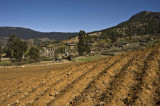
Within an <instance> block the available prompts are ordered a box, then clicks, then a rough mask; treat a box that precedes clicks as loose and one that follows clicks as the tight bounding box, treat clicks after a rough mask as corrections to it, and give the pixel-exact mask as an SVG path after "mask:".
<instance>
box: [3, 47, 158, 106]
mask: <svg viewBox="0 0 160 106" xmlns="http://www.w3.org/2000/svg"><path fill="white" fill-rule="evenodd" d="M159 66H160V46H155V47H153V48H148V49H143V50H139V51H134V52H129V53H125V54H121V55H117V56H113V57H112V56H111V57H107V58H103V59H99V60H96V61H91V62H84V63H70V64H63V65H59V66H47V67H34V68H30V69H29V68H27V67H26V68H20V69H18V68H12V69H0V70H2V71H1V72H0V73H2V74H1V75H0V77H3V75H4V74H3V73H5V72H8V73H11V72H12V73H13V75H15V74H14V71H15V72H18V73H20V72H22V73H23V71H24V70H25V71H27V70H29V71H28V72H29V74H28V75H27V74H22V75H23V76H20V75H21V74H19V75H18V76H17V77H16V78H8V79H7V78H4V79H0V83H1V84H0V106H6V105H11V106H12V105H14V106H16V105H18V106H19V105H22V106H23V105H24V106H25V105H27V106H30V105H33V106H35V105H36V106H37V105H40V106H45V105H48V106H65V105H71V106H72V105H75V106H77V105H81V106H92V105H93V106H103V105H106V106H112V105H114V106H125V105H126V106H128V105H133V106H140V105H147V106H154V105H160V67H159ZM22 70H23V71H22ZM32 70H33V73H32ZM35 70H36V71H35ZM40 70H43V71H40ZM39 71H40V72H39ZM11 76H12V75H10V76H8V77H11Z"/></svg>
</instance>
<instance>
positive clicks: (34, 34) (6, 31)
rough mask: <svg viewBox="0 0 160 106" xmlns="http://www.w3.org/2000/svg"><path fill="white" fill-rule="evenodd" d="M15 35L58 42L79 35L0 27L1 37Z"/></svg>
mask: <svg viewBox="0 0 160 106" xmlns="http://www.w3.org/2000/svg"><path fill="white" fill-rule="evenodd" d="M12 34H15V35H16V36H17V37H19V38H21V39H30V38H33V39H38V38H49V39H56V40H63V39H67V38H69V37H71V36H74V35H76V34H77V33H65V32H38V31H34V30H31V29H28V28H21V27H0V37H9V36H10V35H12Z"/></svg>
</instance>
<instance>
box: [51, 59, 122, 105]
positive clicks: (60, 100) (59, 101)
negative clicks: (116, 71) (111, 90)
mask: <svg viewBox="0 0 160 106" xmlns="http://www.w3.org/2000/svg"><path fill="white" fill-rule="evenodd" d="M120 57H121V56H120ZM120 57H116V58H115V59H113V60H111V61H112V62H111V64H110V65H112V64H116V63H117V62H119V61H120V60H121V59H120ZM118 58H119V59H118ZM108 62H109V61H108ZM108 65H109V64H108ZM106 68H107V63H104V64H100V65H99V66H98V67H97V68H95V69H93V70H92V71H91V73H88V74H87V75H86V76H85V77H83V79H81V80H78V81H77V82H76V83H74V85H72V87H69V88H68V89H66V90H65V92H63V93H61V94H60V96H59V97H56V98H55V100H53V101H51V102H50V103H49V104H48V105H66V104H69V101H71V100H72V99H73V98H74V97H75V96H76V95H78V94H80V93H81V92H82V91H83V90H84V89H86V88H88V87H89V86H90V84H91V83H93V82H94V80H95V79H97V77H98V76H101V74H102V73H104V71H105V69H106Z"/></svg>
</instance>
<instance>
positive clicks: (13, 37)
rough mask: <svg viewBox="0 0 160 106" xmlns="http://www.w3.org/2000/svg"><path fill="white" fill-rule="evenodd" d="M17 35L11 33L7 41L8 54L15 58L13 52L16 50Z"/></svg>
mask: <svg viewBox="0 0 160 106" xmlns="http://www.w3.org/2000/svg"><path fill="white" fill-rule="evenodd" d="M16 39H17V37H16V35H11V36H10V37H9V39H8V42H7V49H6V56H7V57H10V58H13V52H14V48H13V46H14V42H15V41H16Z"/></svg>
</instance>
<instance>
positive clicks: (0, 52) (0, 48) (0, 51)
mask: <svg viewBox="0 0 160 106" xmlns="http://www.w3.org/2000/svg"><path fill="white" fill-rule="evenodd" d="M1 54H2V46H1V45H0V62H1Z"/></svg>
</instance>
